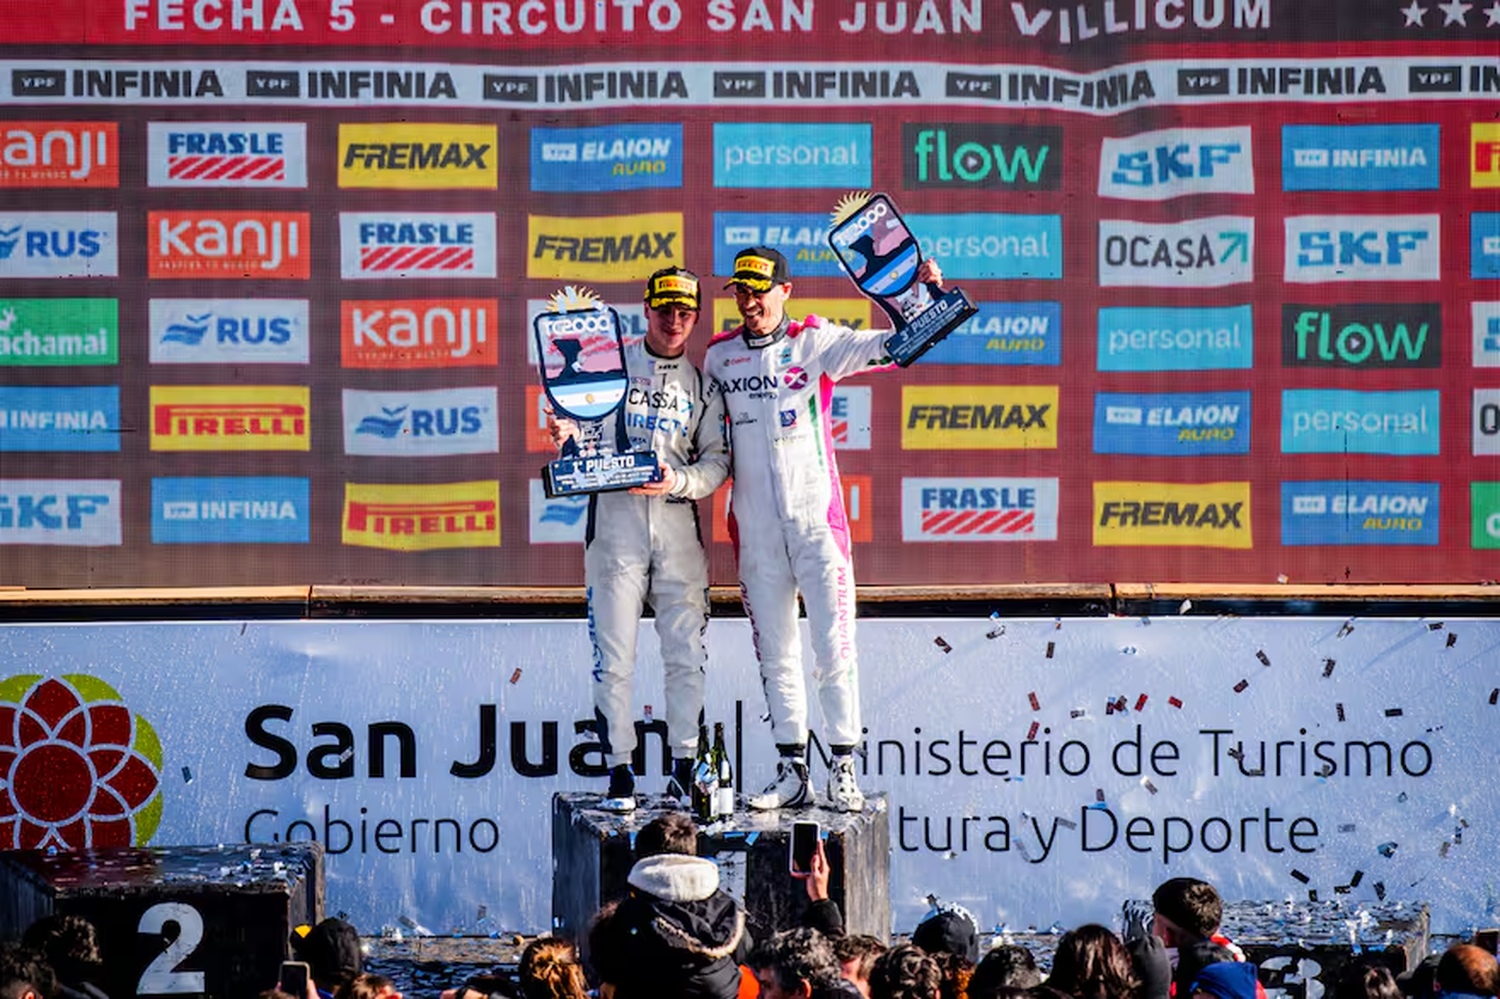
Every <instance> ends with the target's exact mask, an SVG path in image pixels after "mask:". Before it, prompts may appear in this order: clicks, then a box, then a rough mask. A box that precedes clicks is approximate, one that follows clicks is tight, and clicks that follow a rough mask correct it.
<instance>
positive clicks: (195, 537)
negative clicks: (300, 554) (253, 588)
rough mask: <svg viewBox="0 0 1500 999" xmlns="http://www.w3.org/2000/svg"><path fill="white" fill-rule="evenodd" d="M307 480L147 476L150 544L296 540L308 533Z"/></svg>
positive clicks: (304, 540)
mask: <svg viewBox="0 0 1500 999" xmlns="http://www.w3.org/2000/svg"><path fill="white" fill-rule="evenodd" d="M309 492H310V489H309V483H308V480H307V479H295V478H275V477H259V476H247V477H244V478H221V479H214V478H184V479H176V478H167V479H152V480H151V543H152V544H154V545H171V544H301V545H305V544H307V543H308V540H309V538H310V534H311V532H310V523H311V516H310V512H311V508H310V507H309V504H308V496H309Z"/></svg>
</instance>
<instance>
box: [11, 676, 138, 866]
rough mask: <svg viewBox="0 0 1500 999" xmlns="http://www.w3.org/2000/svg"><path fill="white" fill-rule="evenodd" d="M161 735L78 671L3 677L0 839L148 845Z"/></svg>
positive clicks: (24, 846)
mask: <svg viewBox="0 0 1500 999" xmlns="http://www.w3.org/2000/svg"><path fill="white" fill-rule="evenodd" d="M162 769H163V756H162V746H161V740H160V739H159V738H158V737H157V735H156V731H155V729H153V728H152V727H151V723H150V722H149V721H147V720H146V719H145V718H144V717H142V716H141V715H138V714H136V713H135V712H134V711H132V710H131V709H130V707H129V705H128V704H126V702H125V699H124V698H123V697H121V696H120V694H119V693H118V692H117V691H116V690H115V689H114V688H113V687H111V686H110V685H109V684H107V683H105V682H104V681H103V680H100V679H98V678H97V677H93V676H89V675H88V674H85V673H73V674H64V675H62V676H58V677H44V676H40V675H33V674H22V675H18V676H11V677H7V678H6V679H5V680H3V681H0V816H3V817H0V847H4V848H5V849H8V850H47V851H49V852H50V851H53V850H64V851H74V850H86V849H106V848H110V847H131V846H145V845H146V844H148V843H150V842H151V837H152V836H154V835H156V830H157V828H158V827H159V826H160V825H161V818H162V802H163V795H162V790H161V775H162Z"/></svg>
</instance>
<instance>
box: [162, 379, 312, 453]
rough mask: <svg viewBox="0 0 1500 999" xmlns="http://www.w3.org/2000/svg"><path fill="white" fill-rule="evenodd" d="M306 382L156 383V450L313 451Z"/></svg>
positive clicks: (308, 394)
mask: <svg viewBox="0 0 1500 999" xmlns="http://www.w3.org/2000/svg"><path fill="white" fill-rule="evenodd" d="M309 398H310V392H309V390H308V388H307V387H306V386H304V385H153V386H151V450H153V451H308V450H311V448H312V438H311V436H310V434H309V429H308V428H309V426H310V420H309V417H308V409H309V401H308V400H309Z"/></svg>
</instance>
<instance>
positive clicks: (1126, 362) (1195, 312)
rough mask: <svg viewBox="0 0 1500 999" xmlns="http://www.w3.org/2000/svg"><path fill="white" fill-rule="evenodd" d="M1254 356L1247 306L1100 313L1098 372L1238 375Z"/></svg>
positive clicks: (1108, 311) (1102, 311)
mask: <svg viewBox="0 0 1500 999" xmlns="http://www.w3.org/2000/svg"><path fill="white" fill-rule="evenodd" d="M1254 354H1255V323H1254V322H1253V320H1252V314H1251V308H1250V306H1248V305H1231V306H1225V307H1223V308H1184V309H1178V308H1140V309H1130V308H1113V309H1100V310H1099V370H1100V371H1216V370H1235V369H1244V368H1249V367H1250V366H1251V365H1252V363H1253V359H1254Z"/></svg>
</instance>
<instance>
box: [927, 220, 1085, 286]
mask: <svg viewBox="0 0 1500 999" xmlns="http://www.w3.org/2000/svg"><path fill="white" fill-rule="evenodd" d="M907 222H908V223H910V225H911V230H912V233H913V234H914V235H915V236H916V237H917V239H918V241H919V242H920V243H921V244H922V249H923V251H924V252H925V253H927V254H928V255H930V256H933V257H936V258H938V259H939V260H941V261H942V262H943V273H944V275H946V276H948V277H952V278H975V279H977V280H991V279H993V280H1008V279H1031V280H1037V279H1040V280H1052V279H1056V278H1061V277H1062V257H1063V245H1062V216H1060V215H1000V214H990V215H910V216H907Z"/></svg>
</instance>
